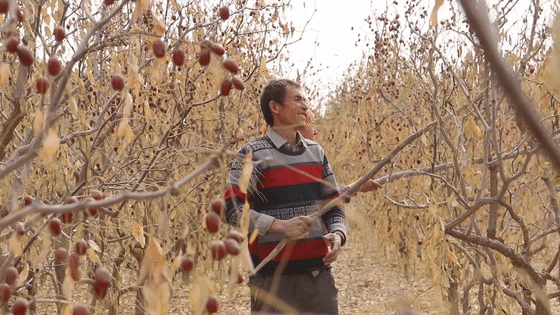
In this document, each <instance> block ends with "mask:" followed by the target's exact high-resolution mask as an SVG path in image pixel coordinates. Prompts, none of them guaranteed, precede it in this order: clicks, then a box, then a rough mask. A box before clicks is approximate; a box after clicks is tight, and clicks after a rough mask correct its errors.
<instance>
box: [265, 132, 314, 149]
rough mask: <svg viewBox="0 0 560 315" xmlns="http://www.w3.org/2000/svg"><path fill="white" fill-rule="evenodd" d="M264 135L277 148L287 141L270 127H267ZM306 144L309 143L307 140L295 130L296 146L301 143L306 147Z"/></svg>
mask: <svg viewBox="0 0 560 315" xmlns="http://www.w3.org/2000/svg"><path fill="white" fill-rule="evenodd" d="M266 136H267V137H268V138H269V139H270V140H271V141H272V143H273V144H274V146H275V147H276V148H277V149H280V147H282V146H283V145H285V144H286V143H288V140H286V139H284V137H282V136H281V135H279V134H278V133H277V132H276V131H274V130H273V129H272V128H268V130H267V131H266ZM308 144H309V140H307V139H305V138H304V137H303V136H302V135H301V134H300V133H299V131H297V132H296V147H297V146H299V145H303V146H304V147H307V145H308Z"/></svg>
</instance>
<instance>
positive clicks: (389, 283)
mask: <svg viewBox="0 0 560 315" xmlns="http://www.w3.org/2000/svg"><path fill="white" fill-rule="evenodd" d="M394 261H395V260H394V259H392V258H391V256H390V253H389V251H388V255H378V254H377V253H374V252H370V251H368V250H367V249H365V248H364V247H363V244H360V242H359V239H358V238H355V241H354V242H349V243H348V244H346V246H344V247H343V252H342V253H341V255H340V256H339V259H338V261H337V262H336V263H335V264H334V267H333V273H334V276H335V279H336V283H337V286H338V289H339V294H338V300H339V311H340V314H341V315H355V314H386V315H389V314H395V313H396V312H397V311H404V310H408V309H413V310H414V311H415V312H414V313H410V314H415V315H416V314H418V315H423V314H447V313H448V312H446V309H445V308H444V307H442V306H441V305H439V302H438V299H437V298H436V297H435V296H434V295H435V291H434V290H433V288H432V287H431V286H430V285H428V284H426V283H414V284H409V283H408V282H407V281H406V279H405V278H404V276H403V273H402V271H399V268H398V266H397V264H396V263H395V262H394ZM224 291H225V290H224ZM181 296H183V295H182V294H179V295H178V296H177V295H176V296H174V298H173V300H174V301H172V303H171V304H172V307H171V310H170V314H191V311H190V310H188V307H186V306H187V305H186V302H185V299H184V296H183V299H181ZM220 304H221V305H220V310H219V312H218V314H224V315H225V314H227V315H230V314H231V315H233V314H236V315H237V314H249V313H250V307H249V289H248V287H247V286H246V284H243V285H242V286H241V287H240V288H239V289H238V290H237V292H235V293H234V295H233V297H232V298H231V299H230V298H229V296H228V294H227V293H226V292H223V293H222V294H221V295H220Z"/></svg>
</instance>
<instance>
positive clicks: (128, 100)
mask: <svg viewBox="0 0 560 315" xmlns="http://www.w3.org/2000/svg"><path fill="white" fill-rule="evenodd" d="M131 110H132V95H130V93H126V96H125V98H124V104H123V117H126V118H128V117H130V111H131Z"/></svg>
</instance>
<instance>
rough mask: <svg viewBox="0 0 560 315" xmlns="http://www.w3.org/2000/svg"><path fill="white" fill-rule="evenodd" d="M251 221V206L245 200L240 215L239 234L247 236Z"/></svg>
mask: <svg viewBox="0 0 560 315" xmlns="http://www.w3.org/2000/svg"><path fill="white" fill-rule="evenodd" d="M250 219H251V206H250V205H249V201H248V200H246V201H245V204H244V205H243V214H242V215H241V234H243V235H247V234H248V233H249V223H250Z"/></svg>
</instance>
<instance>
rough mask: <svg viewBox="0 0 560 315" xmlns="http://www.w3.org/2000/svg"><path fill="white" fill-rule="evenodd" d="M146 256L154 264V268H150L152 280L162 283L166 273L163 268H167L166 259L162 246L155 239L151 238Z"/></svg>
mask: <svg viewBox="0 0 560 315" xmlns="http://www.w3.org/2000/svg"><path fill="white" fill-rule="evenodd" d="M146 255H149V258H150V260H151V262H152V267H151V268H150V272H151V273H152V279H153V280H154V281H155V282H156V283H160V280H161V278H162V275H163V271H164V270H163V267H164V266H165V257H164V256H163V250H162V249H161V246H160V245H159V243H158V241H156V239H155V238H153V237H150V242H149V244H148V251H147V253H146Z"/></svg>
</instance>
